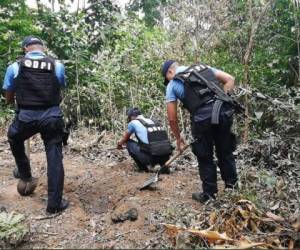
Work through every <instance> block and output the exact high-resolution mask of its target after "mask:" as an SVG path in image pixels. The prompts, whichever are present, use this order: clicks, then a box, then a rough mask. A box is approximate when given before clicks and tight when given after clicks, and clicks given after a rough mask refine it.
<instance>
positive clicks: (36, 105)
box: [3, 36, 69, 213]
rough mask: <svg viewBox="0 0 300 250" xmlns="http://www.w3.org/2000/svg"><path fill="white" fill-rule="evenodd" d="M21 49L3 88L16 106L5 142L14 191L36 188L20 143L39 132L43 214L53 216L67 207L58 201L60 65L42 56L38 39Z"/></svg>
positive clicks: (62, 75) (26, 42)
mask: <svg viewBox="0 0 300 250" xmlns="http://www.w3.org/2000/svg"><path fill="white" fill-rule="evenodd" d="M22 48H23V49H24V52H25V56H24V57H23V58H21V59H19V60H18V61H17V62H15V63H13V64H11V65H10V66H9V67H8V68H7V71H6V75H5V78H4V85H3V89H4V90H5V96H6V101H7V103H14V99H15V97H16V103H17V110H16V116H15V119H14V121H13V123H12V124H11V125H10V127H9V129H8V141H9V144H10V148H11V151H12V154H13V156H14V158H15V161H16V165H17V168H18V174H19V177H20V180H19V183H18V186H17V189H18V192H19V193H20V195H23V196H27V195H30V194H32V193H33V192H34V190H35V188H36V186H37V183H38V181H37V178H34V177H33V176H32V175H31V168H30V162H29V159H28V158H27V156H26V154H25V148H24V141H25V140H27V139H29V138H30V137H31V136H33V135H34V134H37V133H40V134H41V137H42V140H43V142H44V145H45V150H46V155H47V163H48V205H47V210H46V211H47V212H49V213H56V212H59V211H62V210H64V209H66V208H67V207H68V204H69V203H68V201H66V200H64V199H62V195H63V185H64V168H63V154H62V138H63V128H64V122H63V114H62V111H61V110H60V108H59V104H60V101H61V92H60V88H61V87H64V86H65V72H64V66H63V65H62V64H61V63H59V62H55V61H54V60H53V59H52V58H50V57H48V56H46V55H45V54H44V52H43V51H44V45H43V42H42V41H41V40H40V39H39V38H36V37H32V36H29V37H26V38H25V39H24V41H23V43H22Z"/></svg>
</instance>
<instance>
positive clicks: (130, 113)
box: [126, 108, 141, 118]
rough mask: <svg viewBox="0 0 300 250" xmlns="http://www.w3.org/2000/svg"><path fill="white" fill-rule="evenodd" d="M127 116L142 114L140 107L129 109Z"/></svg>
mask: <svg viewBox="0 0 300 250" xmlns="http://www.w3.org/2000/svg"><path fill="white" fill-rule="evenodd" d="M126 114H127V117H128V118H130V117H132V116H138V115H140V114H141V111H140V110H139V109H138V108H129V109H128V110H127V113H126Z"/></svg>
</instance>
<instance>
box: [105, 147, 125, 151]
mask: <svg viewBox="0 0 300 250" xmlns="http://www.w3.org/2000/svg"><path fill="white" fill-rule="evenodd" d="M123 149H126V147H122V149H118V148H116V147H112V148H102V149H101V151H112V150H123Z"/></svg>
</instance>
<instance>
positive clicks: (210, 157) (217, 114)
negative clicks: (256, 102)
mask: <svg viewBox="0 0 300 250" xmlns="http://www.w3.org/2000/svg"><path fill="white" fill-rule="evenodd" d="M162 75H163V77H164V78H165V85H166V86H167V89H166V102H167V112H168V120H169V124H170V127H171V130H172V132H173V134H174V136H175V138H176V143H177V148H178V149H179V150H181V149H182V147H183V146H184V144H185V142H184V140H183V138H182V137H181V135H180V130H179V126H178V119H177V100H178V99H179V100H180V101H181V102H182V103H183V106H184V107H185V108H186V109H187V110H188V111H189V113H190V114H191V126H192V134H193V137H194V138H195V142H194V143H193V144H192V150H193V153H194V154H195V155H196V157H197V160H198V164H199V165H198V167H199V174H200V178H201V181H202V190H203V192H202V193H199V192H197V193H193V194H192V198H193V199H194V200H197V201H199V202H202V203H203V202H206V201H207V200H209V199H210V198H215V194H216V193H217V170H216V166H215V164H214V147H215V149H216V156H217V158H218V166H219V168H220V172H221V177H222V179H223V180H224V182H225V187H226V188H233V187H234V185H235V184H236V182H237V172H236V164H235V159H234V156H233V151H234V150H235V147H236V141H235V135H234V134H233V133H232V132H231V125H232V122H233V113H234V108H233V105H232V102H231V98H230V97H229V96H227V93H228V92H229V91H231V90H232V89H233V87H234V78H233V77H232V76H231V75H229V74H227V73H225V72H223V71H221V70H217V69H215V68H212V67H209V66H206V65H204V64H199V65H193V66H191V67H185V66H179V65H178V63H177V62H175V61H173V60H167V61H165V63H164V64H163V65H162Z"/></svg>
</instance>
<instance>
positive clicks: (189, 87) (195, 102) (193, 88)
mask: <svg viewBox="0 0 300 250" xmlns="http://www.w3.org/2000/svg"><path fill="white" fill-rule="evenodd" d="M194 71H196V72H198V73H199V74H201V76H203V77H204V78H205V79H207V81H211V82H214V83H215V84H217V85H218V86H220V83H219V81H218V80H217V79H216V77H215V75H214V73H213V71H212V70H211V69H210V68H208V67H207V66H206V65H204V64H199V65H193V66H191V67H189V68H188V69H186V70H185V71H183V72H180V73H178V74H176V75H175V77H174V79H177V80H180V81H182V82H183V84H184V98H183V99H182V100H181V101H182V103H183V106H184V108H186V109H187V110H188V111H189V112H190V113H191V115H193V114H194V113H195V112H196V111H197V109H198V108H199V107H200V106H202V105H203V104H204V103H207V102H209V101H210V100H214V99H215V93H214V92H212V91H211V90H210V89H209V88H208V87H207V84H206V83H204V82H202V81H201V80H200V79H199V78H198V77H197V76H196V75H195V74H193V72H194Z"/></svg>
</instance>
